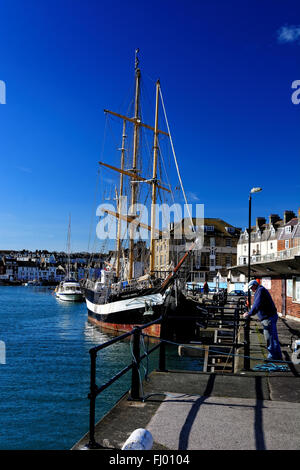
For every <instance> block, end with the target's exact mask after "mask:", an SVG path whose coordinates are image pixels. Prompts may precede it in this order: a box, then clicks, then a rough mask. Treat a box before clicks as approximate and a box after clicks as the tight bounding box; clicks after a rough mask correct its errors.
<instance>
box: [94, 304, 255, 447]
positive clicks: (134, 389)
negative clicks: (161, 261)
mask: <svg viewBox="0 0 300 470" xmlns="http://www.w3.org/2000/svg"><path fill="white" fill-rule="evenodd" d="M213 308H215V309H216V310H215V311H216V312H218V313H221V315H222V314H224V309H225V308H226V307H220V306H217V305H216V306H215V307H213V306H211V307H209V306H206V307H205V310H206V309H207V310H208V315H207V317H206V320H205V324H203V323H202V325H199V324H198V323H197V321H199V320H201V321H202V322H203V316H201V315H199V316H197V315H193V316H173V317H172V316H167V315H162V316H161V317H159V318H158V319H156V320H154V321H152V322H149V323H147V324H145V325H142V326H136V327H135V328H133V329H132V330H131V331H129V332H128V333H124V334H122V335H121V336H117V337H115V338H113V339H111V340H109V341H107V342H105V343H103V344H100V345H99V346H95V347H93V348H91V349H90V351H89V353H90V361H91V362H90V393H89V395H88V398H89V400H90V415H89V442H88V444H87V447H88V448H90V449H97V448H102V446H101V445H100V444H98V443H97V442H96V440H95V414H96V398H97V396H98V395H99V394H100V393H101V392H103V391H104V390H105V389H107V388H108V387H109V386H110V385H112V384H113V383H114V382H116V381H117V380H118V379H120V378H121V377H122V376H123V375H125V374H126V373H127V372H129V371H130V370H131V371H132V375H131V387H130V398H129V399H130V400H142V398H143V397H141V395H140V388H141V379H140V373H139V366H140V363H141V361H142V360H143V359H145V358H146V357H147V356H149V355H150V354H151V353H153V352H154V351H155V350H157V349H158V348H159V358H158V361H159V363H158V370H159V371H161V372H163V371H166V344H167V343H171V344H176V343H173V342H171V341H168V340H167V339H166V338H167V334H166V333H167V330H166V329H167V322H169V321H172V320H177V321H178V320H182V319H183V320H185V321H186V320H192V321H194V322H195V324H196V325H198V326H202V327H204V328H207V326H208V321H209V320H208V319H209V316H210V313H212V310H211V309H213ZM227 309H228V307H227ZM232 310H233V312H232V313H233V325H232V326H233V335H232V336H233V346H232V353H231V354H232V358H233V366H232V371H234V358H235V351H236V349H237V347H238V330H239V325H240V323H239V322H240V314H241V312H242V303H240V302H237V303H236V305H235V307H234V309H232ZM158 323H160V338H158V337H157V338H156V337H155V338H154V339H156V340H158V341H159V343H158V344H155V345H154V346H153V347H152V348H151V349H148V350H147V352H145V353H144V354H142V355H141V351H140V344H141V336H142V335H145V336H146V333H143V330H145V329H146V328H149V327H151V326H152V325H155V324H158ZM130 337H132V362H131V364H129V365H128V366H126V367H124V368H123V369H122V370H120V371H119V372H118V373H117V374H116V375H115V376H113V377H112V378H110V379H109V380H108V381H107V382H106V383H104V384H103V385H101V386H97V384H96V366H97V355H98V353H99V352H100V351H102V350H103V349H105V348H107V347H109V346H111V345H113V344H115V343H117V342H121V341H123V340H125V339H127V338H130ZM149 337H151V336H150V335H149ZM151 338H153V337H151ZM245 351H246V350H245Z"/></svg>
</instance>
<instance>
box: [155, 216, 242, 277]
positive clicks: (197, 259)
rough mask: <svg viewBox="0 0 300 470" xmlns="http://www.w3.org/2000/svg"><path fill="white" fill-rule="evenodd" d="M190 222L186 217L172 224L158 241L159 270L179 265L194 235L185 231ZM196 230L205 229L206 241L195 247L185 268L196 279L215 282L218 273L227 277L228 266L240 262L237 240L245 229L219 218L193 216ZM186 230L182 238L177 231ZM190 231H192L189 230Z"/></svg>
mask: <svg viewBox="0 0 300 470" xmlns="http://www.w3.org/2000/svg"><path fill="white" fill-rule="evenodd" d="M188 224H189V222H188V220H187V219H183V220H182V221H181V222H179V223H177V224H172V225H171V227H170V230H169V233H168V236H167V237H165V238H164V237H161V238H160V239H158V240H156V241H155V271H157V272H158V273H159V274H161V275H162V276H163V275H166V274H167V273H168V272H170V271H171V270H172V269H173V268H174V266H176V265H177V264H178V262H179V261H180V259H181V258H182V256H183V255H184V253H185V252H186V251H187V250H188V249H189V247H190V245H191V238H190V237H189V236H188V237H187V236H186V235H185V234H184V231H183V228H184V226H185V227H187V228H188V229H191V227H189V225H188ZM193 224H194V227H195V228H196V230H197V229H198V227H199V228H200V227H202V228H203V244H202V246H201V247H200V249H197V250H193V251H192V253H191V256H190V257H189V260H188V262H187V263H186V264H185V266H184V269H185V271H186V273H187V275H188V277H189V279H188V280H189V281H192V282H204V281H213V280H215V278H216V276H217V275H218V276H219V277H220V278H223V277H224V276H225V277H227V268H228V267H229V266H232V265H233V264H236V256H237V242H238V240H239V237H240V231H241V229H240V228H239V227H234V226H233V225H231V224H229V223H228V222H225V221H224V220H222V219H218V218H205V219H196V218H194V219H193ZM179 229H180V233H182V234H183V235H182V237H181V238H178V236H177V234H178V233H179ZM187 232H188V234H189V230H187Z"/></svg>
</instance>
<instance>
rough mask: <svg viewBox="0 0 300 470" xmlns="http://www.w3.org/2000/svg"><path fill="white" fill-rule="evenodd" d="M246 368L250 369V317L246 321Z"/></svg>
mask: <svg viewBox="0 0 300 470" xmlns="http://www.w3.org/2000/svg"><path fill="white" fill-rule="evenodd" d="M244 370H250V319H249V318H246V319H245V323H244Z"/></svg>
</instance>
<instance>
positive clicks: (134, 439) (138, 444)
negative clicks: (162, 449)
mask: <svg viewBox="0 0 300 470" xmlns="http://www.w3.org/2000/svg"><path fill="white" fill-rule="evenodd" d="M152 446H153V438H152V434H151V432H149V431H147V429H143V428H139V429H136V430H135V431H133V433H132V434H131V435H130V436H129V438H128V439H127V441H126V442H125V443H124V445H123V447H122V449H121V450H151V449H152Z"/></svg>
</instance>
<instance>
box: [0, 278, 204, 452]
mask: <svg viewBox="0 0 300 470" xmlns="http://www.w3.org/2000/svg"><path fill="white" fill-rule="evenodd" d="M110 338H111V336H109V335H108V334H105V333H103V332H101V331H100V330H99V329H98V328H97V327H95V326H92V325H90V324H89V323H88V321H87V313H86V306H85V302H82V303H66V302H63V301H59V300H58V299H56V298H55V296H54V295H53V291H52V290H51V289H49V288H43V287H23V286H20V287H6V286H1V287H0V340H1V342H2V343H1V344H2V345H3V343H4V345H5V361H1V363H0V374H1V383H0V398H1V399H0V416H1V431H0V449H1V450H15V449H20V450H28V449H30V450H32V449H34V450H48V449H49V450H56V449H57V450H64V449H70V448H71V447H72V445H73V444H74V443H75V442H77V441H78V439H80V438H81V436H82V435H83V434H85V433H86V432H87V431H88V426H89V400H88V398H87V395H88V393H89V379H90V356H89V349H90V348H91V347H93V346H95V345H98V344H100V343H103V342H105V341H107V340H109V339H110ZM146 348H147V345H146V344H145V349H146ZM2 359H3V358H2ZM130 361H131V345H130V342H128V341H127V342H123V343H118V344H116V345H113V346H111V347H109V348H107V349H105V350H103V351H102V352H101V355H100V357H99V359H98V361H97V383H98V385H101V384H102V383H104V382H105V381H107V380H108V379H109V378H110V377H112V376H113V375H115V374H116V373H117V372H118V371H119V370H121V369H122V368H123V367H125V365H128V363H129V362H130ZM2 362H5V363H2ZM157 364H158V358H157V353H156V352H155V353H153V354H152V355H151V356H150V358H149V362H148V365H149V370H152V369H153V368H155V367H157ZM167 366H168V367H169V368H177V369H178V368H179V369H190V370H194V369H196V370H199V369H200V368H201V363H200V362H199V359H192V358H179V357H178V355H177V348H176V346H169V347H168V351H167ZM146 368H147V361H146V362H145V361H144V363H143V367H141V372H143V373H144V371H145V369H146ZM129 387H130V373H128V374H126V375H125V376H124V377H122V379H120V380H118V381H117V382H116V383H115V384H113V386H111V387H109V389H108V390H106V391H105V392H104V393H103V394H101V396H99V397H98V398H97V413H96V419H97V420H99V419H100V418H101V417H102V416H103V415H104V414H105V413H106V412H107V411H108V410H109V409H110V408H111V407H112V406H113V405H114V403H115V402H116V401H117V400H118V399H119V398H120V397H121V396H122V394H123V393H124V392H125V391H126V390H128V389H129Z"/></svg>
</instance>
